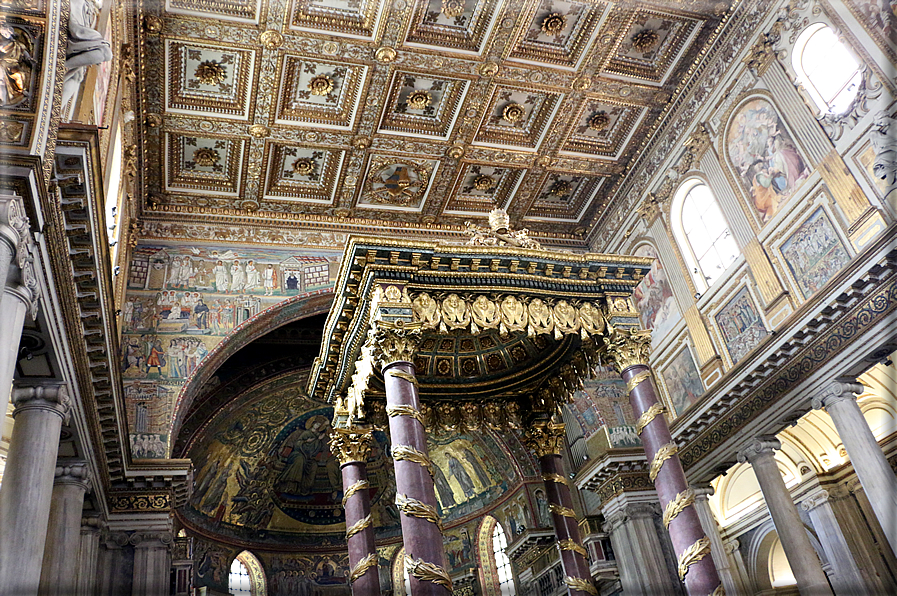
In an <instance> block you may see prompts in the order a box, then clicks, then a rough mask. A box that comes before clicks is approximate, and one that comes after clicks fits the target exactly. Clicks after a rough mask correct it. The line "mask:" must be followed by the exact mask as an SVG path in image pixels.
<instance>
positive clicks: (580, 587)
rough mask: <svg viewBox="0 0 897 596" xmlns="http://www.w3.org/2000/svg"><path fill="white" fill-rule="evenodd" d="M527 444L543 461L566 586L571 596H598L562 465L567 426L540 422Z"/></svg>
mask: <svg viewBox="0 0 897 596" xmlns="http://www.w3.org/2000/svg"><path fill="white" fill-rule="evenodd" d="M524 441H525V442H526V445H527V447H529V449H530V450H531V451H532V452H533V453H534V454H535V455H536V457H538V458H539V467H540V469H541V472H542V480H543V481H544V482H545V494H546V495H547V496H548V509H549V511H550V512H551V520H552V522H553V523H554V533H555V537H556V538H557V544H558V549H560V553H561V564H562V566H563V568H564V583H565V584H566V585H567V589H568V591H569V593H570V595H571V596H584V595H586V594H589V595H592V596H597V594H598V590H597V589H596V588H595V585H594V584H593V583H592V574H591V572H590V571H589V563H588V561H587V560H586V554H587V553H586V549H585V547H584V546H583V545H582V537H581V536H580V533H579V521H578V520H577V519H576V513H575V512H574V511H573V497H572V496H571V494H570V486H569V485H568V481H567V478H566V477H565V476H564V468H563V465H562V463H561V450H562V449H563V445H564V425H563V424H561V423H555V422H552V421H551V420H536V421H534V422H532V423H530V425H529V426H528V427H527V429H526V435H525V436H524Z"/></svg>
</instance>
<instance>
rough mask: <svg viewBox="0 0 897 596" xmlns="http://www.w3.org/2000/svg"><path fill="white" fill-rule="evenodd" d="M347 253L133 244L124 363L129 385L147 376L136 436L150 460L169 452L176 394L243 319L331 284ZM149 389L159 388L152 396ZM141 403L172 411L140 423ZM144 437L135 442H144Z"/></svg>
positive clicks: (131, 415) (133, 418) (135, 412)
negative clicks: (145, 446)
mask: <svg viewBox="0 0 897 596" xmlns="http://www.w3.org/2000/svg"><path fill="white" fill-rule="evenodd" d="M340 256H341V255H340V254H339V253H337V252H333V251H311V250H304V251H302V252H301V253H297V252H296V251H295V250H284V249H268V248H265V249H260V248H240V249H239V250H238V251H235V250H233V249H230V248H225V247H217V246H206V245H196V246H186V245H182V244H178V245H169V244H164V243H155V244H140V245H138V246H137V248H136V249H134V252H133V254H132V260H131V267H130V273H129V277H128V290H127V294H126V297H125V302H124V304H123V305H122V313H121V317H122V319H121V322H122V344H121V346H122V347H121V350H122V352H121V366H122V373H123V377H124V379H125V385H126V391H127V387H129V386H130V385H132V384H134V383H137V382H140V383H141V384H142V385H146V384H147V383H150V384H155V385H156V386H158V387H159V390H158V391H150V390H148V389H147V388H146V387H144V388H142V389H141V392H142V394H143V400H142V406H138V405H137V403H136V402H134V403H131V402H129V409H128V423H129V430H130V432H131V433H132V434H138V433H139V434H146V435H150V436H151V437H152V442H153V443H154V444H155V443H158V442H160V443H161V444H162V448H158V445H156V447H155V448H154V449H150V450H147V449H140V451H141V453H143V454H144V455H143V456H142V457H144V458H147V459H152V458H164V457H166V456H167V450H168V445H167V435H166V433H167V431H168V425H169V424H170V423H171V418H170V414H171V413H172V412H173V405H172V404H170V403H169V404H166V405H164V406H163V405H161V404H157V403H154V402H156V401H159V400H171V399H173V398H175V397H176V396H177V395H178V393H179V392H180V388H181V386H182V384H183V383H184V382H185V381H186V380H187V379H189V378H190V377H191V376H192V375H193V374H194V373H195V372H196V370H197V369H198V368H199V366H200V365H201V364H202V362H203V360H204V359H205V358H206V357H207V356H208V354H209V352H211V351H212V350H213V349H214V348H215V346H216V345H218V343H219V342H221V340H222V339H223V338H224V337H226V336H227V335H228V334H230V333H231V332H233V330H234V329H235V328H236V327H237V326H239V325H240V324H241V323H243V322H244V321H246V320H247V319H250V318H251V317H253V316H255V315H257V314H259V313H260V312H262V311H263V310H265V309H266V308H269V307H271V306H273V305H275V304H277V303H278V302H281V301H282V300H285V299H287V298H289V297H291V296H296V295H300V294H306V293H313V292H322V291H326V290H328V289H329V288H330V287H332V284H333V280H334V279H335V277H336V274H337V270H338V268H339V259H340ZM150 394H154V395H152V396H150ZM139 407H144V408H147V409H149V410H150V411H154V412H155V411H162V410H163V409H164V410H165V411H166V412H167V413H168V414H169V416H168V419H167V420H165V419H164V418H165V417H164V416H154V417H151V421H150V423H149V424H148V425H141V426H139V428H138V425H139V423H140V421H141V414H140V412H139ZM143 443H145V440H144V439H142V438H141V439H140V440H139V442H138V443H135V445H142V444H143Z"/></svg>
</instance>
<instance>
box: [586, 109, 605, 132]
mask: <svg viewBox="0 0 897 596" xmlns="http://www.w3.org/2000/svg"><path fill="white" fill-rule="evenodd" d="M608 126H610V116H608V115H607V112H605V111H604V110H601V111H600V112H595V113H594V114H592V117H591V118H589V128H591V129H592V130H594V131H595V132H601V131H602V130H607V127H608Z"/></svg>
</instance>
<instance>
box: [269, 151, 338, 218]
mask: <svg viewBox="0 0 897 596" xmlns="http://www.w3.org/2000/svg"><path fill="white" fill-rule="evenodd" d="M265 153H266V159H265V163H266V164H267V167H268V176H267V183H266V185H265V198H266V199H270V200H281V201H282V200H287V201H307V202H313V203H324V204H328V205H330V204H332V203H333V199H334V196H335V194H336V186H337V184H336V183H337V180H338V179H339V176H340V172H341V171H342V166H343V161H344V160H345V158H346V152H345V151H339V150H334V149H327V148H323V147H311V146H309V145H305V144H298V145H297V144H294V145H282V144H277V143H269V144H268V145H267V146H266V148H265Z"/></svg>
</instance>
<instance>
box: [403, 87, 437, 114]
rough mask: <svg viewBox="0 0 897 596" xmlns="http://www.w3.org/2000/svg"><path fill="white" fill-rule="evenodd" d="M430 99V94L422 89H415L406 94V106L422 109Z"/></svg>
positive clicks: (428, 103)
mask: <svg viewBox="0 0 897 596" xmlns="http://www.w3.org/2000/svg"><path fill="white" fill-rule="evenodd" d="M431 101H432V99H431V98H430V94H429V93H427V92H426V91H424V90H423V89H415V90H414V91H412V92H411V93H410V94H409V95H408V107H409V108H411V109H412V110H423V109H424V108H426V107H427V106H428V105H430V102H431Z"/></svg>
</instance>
